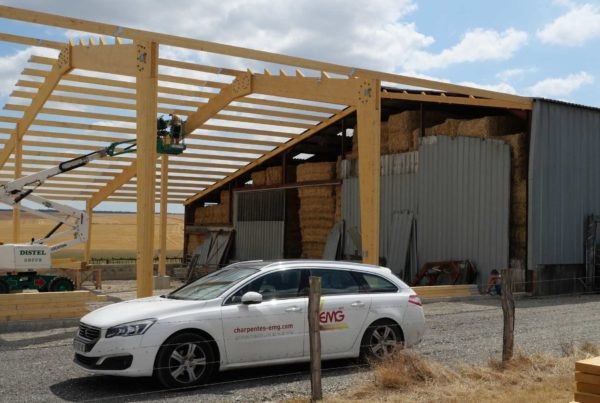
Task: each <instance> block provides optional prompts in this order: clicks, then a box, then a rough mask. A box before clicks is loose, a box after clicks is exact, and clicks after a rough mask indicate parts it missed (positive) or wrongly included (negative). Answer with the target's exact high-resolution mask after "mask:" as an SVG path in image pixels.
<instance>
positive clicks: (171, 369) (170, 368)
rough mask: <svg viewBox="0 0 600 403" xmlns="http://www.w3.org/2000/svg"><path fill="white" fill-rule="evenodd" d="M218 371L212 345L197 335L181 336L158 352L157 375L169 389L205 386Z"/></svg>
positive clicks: (181, 334)
mask: <svg viewBox="0 0 600 403" xmlns="http://www.w3.org/2000/svg"><path fill="white" fill-rule="evenodd" d="M215 367H216V363H215V358H214V352H213V349H212V347H211V345H210V342H209V341H208V340H207V339H206V338H204V337H202V336H201V335H199V334H196V333H180V334H177V335H175V336H173V337H171V338H170V339H168V340H167V341H166V342H165V343H164V344H163V345H162V347H161V348H160V350H159V351H158V355H157V359H156V368H155V374H156V377H157V378H158V380H159V382H160V383H161V384H162V385H163V386H165V387H167V388H181V387H189V386H196V385H200V384H203V383H205V382H206V381H207V380H208V379H209V378H210V376H211V375H212V372H213V370H214V369H215Z"/></svg>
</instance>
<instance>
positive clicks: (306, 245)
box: [302, 242, 325, 259]
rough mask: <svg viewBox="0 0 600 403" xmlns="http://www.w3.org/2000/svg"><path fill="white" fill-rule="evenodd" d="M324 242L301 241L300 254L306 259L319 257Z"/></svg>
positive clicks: (320, 256) (323, 247)
mask: <svg viewBox="0 0 600 403" xmlns="http://www.w3.org/2000/svg"><path fill="white" fill-rule="evenodd" d="M324 250H325V242H302V255H303V256H304V257H305V258H307V259H321V258H322V257H323V251H324Z"/></svg>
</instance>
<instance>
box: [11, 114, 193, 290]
mask: <svg viewBox="0 0 600 403" xmlns="http://www.w3.org/2000/svg"><path fill="white" fill-rule="evenodd" d="M184 124H185V122H182V121H181V120H180V119H179V118H178V117H177V116H175V115H171V119H170V120H164V119H163V118H162V117H160V118H158V120H157V145H156V151H157V153H159V154H169V155H178V154H181V153H182V152H183V151H184V150H185V149H186V146H185V142H184V139H183V134H184V133H185V132H184ZM135 146H136V143H135V140H126V141H121V142H116V143H112V144H110V145H109V146H108V147H106V148H103V149H101V150H98V151H94V152H92V153H89V154H86V155H82V156H80V157H77V158H73V159H71V160H68V161H65V162H62V163H60V164H59V165H58V166H56V167H54V168H49V169H46V170H44V171H41V172H38V173H35V174H32V175H29V176H25V177H23V178H20V179H17V180H15V181H13V182H9V183H7V184H4V185H0V203H3V204H7V205H9V206H12V207H13V208H19V209H21V210H23V211H27V212H29V213H31V214H33V215H36V216H38V217H41V218H45V219H48V220H51V221H55V222H56V223H57V224H56V226H55V227H54V228H52V230H50V232H48V233H47V234H46V235H45V236H43V237H41V238H39V239H32V240H31V242H30V243H26V244H5V245H4V244H1V243H0V273H3V274H0V294H3V293H8V292H10V291H12V290H23V289H37V290H39V291H72V290H73V288H74V287H73V282H72V281H71V280H70V279H68V278H66V277H58V276H52V275H45V274H39V273H38V270H43V271H48V270H50V269H51V268H52V260H51V255H52V254H53V253H55V252H58V251H60V250H62V249H65V248H69V247H71V246H74V245H78V244H80V243H84V242H86V241H87V238H88V234H89V217H88V216H87V213H86V212H85V211H81V210H78V209H75V208H73V207H70V206H67V205H65V204H62V203H57V202H54V201H50V200H48V199H46V198H44V197H40V196H36V195H34V194H33V192H34V191H35V190H36V189H37V188H38V187H40V186H42V185H43V184H44V182H45V181H47V180H48V179H50V178H53V177H55V176H57V175H60V174H63V173H65V172H69V171H72V170H74V169H76V168H79V167H82V166H85V165H87V164H89V163H90V162H92V161H94V160H98V159H100V158H104V157H107V156H108V157H112V156H116V155H121V154H126V153H133V152H136V148H135ZM22 200H27V201H29V202H33V203H35V204H38V205H40V206H43V207H44V208H45V209H47V210H54V211H55V212H54V211H40V210H37V209H34V208H30V207H27V206H24V205H22V204H21V201H22ZM61 227H67V228H66V229H64V230H63V231H59V229H60V228H61ZM67 237H71V239H68V240H66V241H65V240H64V239H65V238H67ZM57 241H58V242H57Z"/></svg>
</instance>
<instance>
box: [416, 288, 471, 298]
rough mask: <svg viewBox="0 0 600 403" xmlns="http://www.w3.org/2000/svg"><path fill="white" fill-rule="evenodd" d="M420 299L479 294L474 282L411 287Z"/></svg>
mask: <svg viewBox="0 0 600 403" xmlns="http://www.w3.org/2000/svg"><path fill="white" fill-rule="evenodd" d="M412 289H413V290H414V291H415V292H416V293H417V295H418V296H419V297H420V298H421V299H424V300H426V299H437V298H455V297H470V296H472V295H479V291H478V289H477V285H475V284H457V285H433V286H422V287H412Z"/></svg>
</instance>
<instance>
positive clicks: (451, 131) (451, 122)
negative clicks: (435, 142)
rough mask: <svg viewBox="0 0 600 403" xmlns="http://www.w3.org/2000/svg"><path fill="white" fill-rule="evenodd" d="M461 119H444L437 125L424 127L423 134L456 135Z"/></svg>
mask: <svg viewBox="0 0 600 403" xmlns="http://www.w3.org/2000/svg"><path fill="white" fill-rule="evenodd" d="M461 122H462V120H460V119H446V120H445V121H444V122H443V123H440V124H439V125H435V126H431V127H428V128H426V129H425V136H449V137H456V135H457V134H458V128H459V126H460V123H461Z"/></svg>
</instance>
